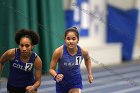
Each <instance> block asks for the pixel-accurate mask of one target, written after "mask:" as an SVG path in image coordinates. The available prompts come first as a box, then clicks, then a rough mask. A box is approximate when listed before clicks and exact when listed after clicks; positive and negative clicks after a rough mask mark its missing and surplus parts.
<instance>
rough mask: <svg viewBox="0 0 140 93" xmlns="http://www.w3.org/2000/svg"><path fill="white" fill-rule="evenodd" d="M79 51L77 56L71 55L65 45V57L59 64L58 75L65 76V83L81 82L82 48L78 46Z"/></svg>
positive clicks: (63, 56)
mask: <svg viewBox="0 0 140 93" xmlns="http://www.w3.org/2000/svg"><path fill="white" fill-rule="evenodd" d="M77 48H78V51H77V53H76V54H75V55H73V56H72V55H70V54H69V53H68V51H67V47H66V45H63V55H62V58H61V59H59V62H58V73H60V74H63V75H64V78H63V81H66V82H76V81H77V80H78V81H81V80H82V78H81V71H80V64H81V62H82V59H83V57H82V52H81V48H80V47H79V46H78V45H77Z"/></svg>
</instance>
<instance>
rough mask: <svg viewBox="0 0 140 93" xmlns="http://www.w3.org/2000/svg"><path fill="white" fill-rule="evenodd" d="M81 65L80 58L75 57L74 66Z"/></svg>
mask: <svg viewBox="0 0 140 93" xmlns="http://www.w3.org/2000/svg"><path fill="white" fill-rule="evenodd" d="M80 64H81V56H76V64H75V65H80Z"/></svg>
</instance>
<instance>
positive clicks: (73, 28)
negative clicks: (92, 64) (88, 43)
mask: <svg viewBox="0 0 140 93" xmlns="http://www.w3.org/2000/svg"><path fill="white" fill-rule="evenodd" d="M69 32H74V33H75V35H76V36H77V38H78V39H79V33H78V29H77V27H70V28H68V29H66V31H65V36H64V37H66V36H67V34H68V33H69ZM64 39H65V38H64Z"/></svg>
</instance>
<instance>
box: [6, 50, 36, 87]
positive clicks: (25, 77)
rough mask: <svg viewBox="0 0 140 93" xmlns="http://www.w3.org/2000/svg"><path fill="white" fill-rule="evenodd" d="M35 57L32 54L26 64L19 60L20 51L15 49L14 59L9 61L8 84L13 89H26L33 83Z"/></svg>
mask: <svg viewBox="0 0 140 93" xmlns="http://www.w3.org/2000/svg"><path fill="white" fill-rule="evenodd" d="M35 58H36V55H35V53H34V52H32V54H31V57H30V59H29V61H28V62H27V63H23V62H22V61H21V60H20V50H19V49H17V52H16V53H15V59H14V60H13V61H10V72H9V78H8V84H10V85H12V86H14V87H26V86H28V85H32V84H33V83H34V81H35V80H34V75H33V67H34V60H35Z"/></svg>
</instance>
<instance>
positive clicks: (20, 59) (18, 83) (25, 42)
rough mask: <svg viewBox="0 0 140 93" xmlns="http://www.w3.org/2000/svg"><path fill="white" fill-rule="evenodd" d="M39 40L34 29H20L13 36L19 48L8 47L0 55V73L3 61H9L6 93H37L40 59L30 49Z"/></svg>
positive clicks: (40, 67) (40, 66)
mask: <svg viewBox="0 0 140 93" xmlns="http://www.w3.org/2000/svg"><path fill="white" fill-rule="evenodd" d="M39 40H40V38H39V35H38V34H37V33H35V32H34V31H31V30H28V29H21V30H19V31H18V32H16V36H15V41H16V43H17V44H18V45H19V48H13V49H9V50H7V51H6V52H5V53H4V54H3V55H2V56H1V57H0V72H1V73H2V69H3V65H4V63H5V62H7V61H9V62H10V72H9V77H8V82H7V91H8V93H25V92H26V93H28V92H30V93H37V88H38V87H39V86H40V83H41V72H42V61H41V59H40V57H39V56H38V55H37V54H36V53H34V52H33V51H32V50H33V47H34V45H36V44H38V43H39Z"/></svg>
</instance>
